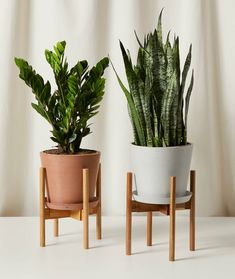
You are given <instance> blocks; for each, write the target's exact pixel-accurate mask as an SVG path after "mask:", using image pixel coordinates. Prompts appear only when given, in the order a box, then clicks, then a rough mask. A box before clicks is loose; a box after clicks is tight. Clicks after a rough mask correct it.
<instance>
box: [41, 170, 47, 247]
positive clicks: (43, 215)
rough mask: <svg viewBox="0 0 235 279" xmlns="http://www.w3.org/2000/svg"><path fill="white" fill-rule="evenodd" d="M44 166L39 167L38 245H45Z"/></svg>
mask: <svg viewBox="0 0 235 279" xmlns="http://www.w3.org/2000/svg"><path fill="white" fill-rule="evenodd" d="M45 171H46V170H45V168H40V246H41V247H45V174H46V173H45Z"/></svg>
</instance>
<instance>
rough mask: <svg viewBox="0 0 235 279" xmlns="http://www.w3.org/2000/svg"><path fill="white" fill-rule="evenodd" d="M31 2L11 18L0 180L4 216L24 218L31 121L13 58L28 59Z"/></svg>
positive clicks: (19, 4) (20, 4)
mask: <svg viewBox="0 0 235 279" xmlns="http://www.w3.org/2000/svg"><path fill="white" fill-rule="evenodd" d="M29 17H30V1H29V0H24V1H16V2H15V6H14V17H12V21H13V22H12V38H11V39H12V41H11V44H10V47H11V51H10V53H11V57H10V58H9V60H10V63H11V67H10V73H9V82H8V85H9V87H8V95H7V104H6V111H7V115H6V121H7V129H6V131H5V133H2V135H1V136H3V137H5V139H4V142H5V144H4V145H5V146H4V147H3V149H4V150H5V152H4V156H3V158H2V160H3V162H4V172H3V177H2V178H1V185H2V186H3V191H2V193H3V195H4V196H3V205H2V212H0V214H1V215H3V216H13V215H14V216H17V215H23V211H24V203H25V196H24V195H25V193H26V191H25V190H27V189H26V185H27V179H28V177H29V174H28V173H27V169H28V168H27V167H28V165H29V161H28V155H29V152H28V146H29V133H30V131H29V117H28V115H27V111H25V110H24V107H25V106H26V105H25V104H26V103H28V97H27V96H26V94H25V92H24V90H25V88H26V87H25V86H24V84H19V83H18V81H19V80H18V72H17V69H16V67H15V64H14V60H13V59H14V56H15V55H16V54H17V53H19V54H20V55H22V56H27V53H28V49H29V48H28V47H29V41H28V38H29V34H28V33H29V24H28V20H29Z"/></svg>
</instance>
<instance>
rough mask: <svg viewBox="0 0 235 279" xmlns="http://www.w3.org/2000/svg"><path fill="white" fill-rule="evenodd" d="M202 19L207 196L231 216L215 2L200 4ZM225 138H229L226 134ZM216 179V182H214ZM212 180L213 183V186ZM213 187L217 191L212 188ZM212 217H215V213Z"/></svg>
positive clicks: (232, 192) (233, 193) (234, 210)
mask: <svg viewBox="0 0 235 279" xmlns="http://www.w3.org/2000/svg"><path fill="white" fill-rule="evenodd" d="M201 5H202V19H203V21H204V23H203V26H205V28H206V29H207V30H206V32H207V36H205V39H204V48H205V57H206V60H207V61H206V63H207V64H208V65H209V66H208V68H207V77H206V79H207V80H206V83H207V85H208V88H207V90H208V92H210V94H209V100H208V108H209V109H210V110H211V111H209V113H208V115H209V116H210V115H211V116H212V117H211V118H209V122H210V123H209V124H210V125H211V127H213V129H212V130H213V135H212V136H211V138H213V139H214V142H213V143H210V147H211V151H210V154H211V157H212V158H211V162H212V163H213V164H214V171H218V172H217V173H213V176H214V178H213V177H211V185H210V186H209V187H211V189H210V191H211V193H210V195H211V196H212V197H213V196H214V194H213V192H214V193H216V194H217V197H216V198H217V202H218V203H222V210H223V212H222V213H221V212H220V214H219V215H223V216H235V207H234V204H235V188H234V186H233V185H234V179H233V171H232V157H231V156H232V153H231V149H230V148H229V142H228V140H227V139H228V138H229V137H227V136H226V131H225V127H224V125H223V122H224V121H226V108H225V107H224V106H223V94H222V92H223V86H222V84H223V80H222V71H221V69H222V65H221V63H220V53H221V39H220V36H219V34H220V32H219V27H220V26H219V23H220V17H219V14H218V13H219V11H218V4H217V2H216V1H202V2H201ZM228 136H229V135H228ZM216 178H218V181H216ZM213 179H214V180H215V183H213ZM216 185H217V187H218V188H219V189H214V187H215V186H216ZM215 215H217V214H216V213H215Z"/></svg>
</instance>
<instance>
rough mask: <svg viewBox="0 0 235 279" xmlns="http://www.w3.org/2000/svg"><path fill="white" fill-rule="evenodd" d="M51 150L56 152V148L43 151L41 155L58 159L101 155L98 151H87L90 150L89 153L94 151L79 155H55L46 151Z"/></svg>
mask: <svg viewBox="0 0 235 279" xmlns="http://www.w3.org/2000/svg"><path fill="white" fill-rule="evenodd" d="M49 150H56V149H55V148H54V149H53V148H52V149H46V150H42V151H41V152H40V155H43V156H57V157H87V156H94V155H100V154H101V153H100V151H98V150H93V149H85V150H89V151H92V152H90V153H81V154H79V153H77V154H53V153H47V152H46V151H49Z"/></svg>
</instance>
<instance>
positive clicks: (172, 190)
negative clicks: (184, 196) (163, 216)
mask: <svg viewBox="0 0 235 279" xmlns="http://www.w3.org/2000/svg"><path fill="white" fill-rule="evenodd" d="M175 190H176V178H175V177H174V176H172V177H171V178H170V250H169V261H174V260H175Z"/></svg>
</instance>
